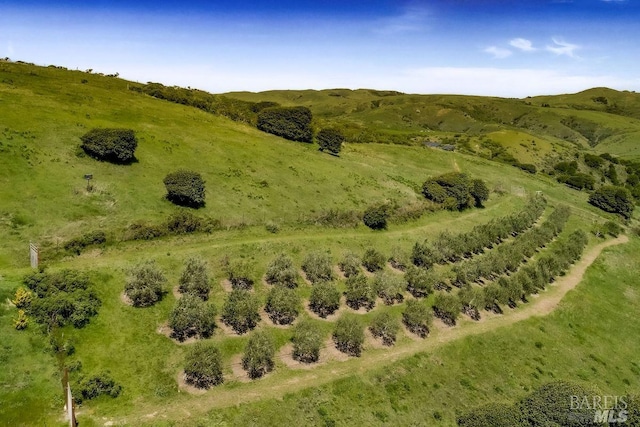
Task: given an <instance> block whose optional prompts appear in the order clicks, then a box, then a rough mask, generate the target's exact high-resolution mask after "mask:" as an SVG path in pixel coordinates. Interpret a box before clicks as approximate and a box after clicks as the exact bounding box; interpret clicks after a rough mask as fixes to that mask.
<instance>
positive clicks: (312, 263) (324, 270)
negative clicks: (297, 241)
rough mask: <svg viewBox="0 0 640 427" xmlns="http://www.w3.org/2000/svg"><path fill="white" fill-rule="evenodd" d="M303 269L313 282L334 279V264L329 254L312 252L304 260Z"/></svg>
mask: <svg viewBox="0 0 640 427" xmlns="http://www.w3.org/2000/svg"><path fill="white" fill-rule="evenodd" d="M302 270H303V271H304V272H305V275H306V276H307V279H309V281H310V282H311V283H318V282H327V281H330V280H332V279H333V266H332V265H331V258H330V257H329V254H326V253H322V252H311V253H310V254H309V255H307V257H306V258H305V259H304V261H302Z"/></svg>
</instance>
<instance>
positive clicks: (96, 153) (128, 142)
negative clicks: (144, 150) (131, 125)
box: [80, 129, 138, 164]
mask: <svg viewBox="0 0 640 427" xmlns="http://www.w3.org/2000/svg"><path fill="white" fill-rule="evenodd" d="M80 140H81V141H82V144H81V145H80V147H81V148H82V149H83V150H84V152H85V153H87V155H89V156H90V157H93V158H94V159H97V160H103V161H106V162H111V163H117V164H128V163H132V162H134V161H135V159H136V158H135V151H136V147H137V146H138V140H137V138H136V136H135V134H134V133H133V131H132V130H131V129H91V130H90V131H89V132H87V133H86V134H84V135H82V136H81V137H80Z"/></svg>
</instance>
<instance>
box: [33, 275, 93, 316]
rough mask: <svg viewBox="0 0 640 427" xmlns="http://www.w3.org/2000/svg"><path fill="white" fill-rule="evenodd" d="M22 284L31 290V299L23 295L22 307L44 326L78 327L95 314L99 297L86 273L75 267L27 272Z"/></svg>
mask: <svg viewBox="0 0 640 427" xmlns="http://www.w3.org/2000/svg"><path fill="white" fill-rule="evenodd" d="M23 283H24V284H25V285H26V286H27V287H28V288H29V289H30V290H31V291H33V296H32V297H31V302H30V303H29V304H27V298H28V297H26V296H25V297H23V299H22V302H23V303H24V310H25V312H26V313H27V314H29V315H30V316H32V317H33V318H34V319H35V320H36V321H37V322H38V323H40V324H42V325H45V326H46V327H47V328H51V327H54V326H60V327H61V326H65V325H68V324H71V325H73V326H74V327H76V328H81V327H83V326H85V325H86V324H87V323H89V320H90V319H91V317H93V316H95V315H96V314H98V308H99V307H100V305H101V302H100V299H99V298H98V296H97V294H96V293H95V291H94V289H93V284H92V283H91V281H90V279H89V276H88V275H87V274H86V273H83V272H79V271H75V270H62V271H60V272H56V273H47V272H38V273H33V274H30V275H27V276H26V277H25V278H24V279H23Z"/></svg>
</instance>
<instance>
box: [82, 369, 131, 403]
mask: <svg viewBox="0 0 640 427" xmlns="http://www.w3.org/2000/svg"><path fill="white" fill-rule="evenodd" d="M74 392H75V393H74V398H75V401H76V402H77V403H82V402H83V401H84V400H90V399H94V398H96V397H98V396H102V395H106V396H111V397H113V398H116V397H118V396H119V395H120V393H121V392H122V386H121V385H120V384H118V383H116V382H115V380H114V379H113V378H111V374H110V373H109V372H108V371H107V372H102V373H100V374H98V375H94V376H90V377H88V378H81V379H80V381H79V382H78V384H77V385H76V386H75V387H74Z"/></svg>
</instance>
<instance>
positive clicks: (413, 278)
mask: <svg viewBox="0 0 640 427" xmlns="http://www.w3.org/2000/svg"><path fill="white" fill-rule="evenodd" d="M404 278H405V280H406V282H407V290H408V291H409V292H411V295H413V296H414V297H416V298H423V297H426V296H428V295H429V294H430V293H431V292H433V284H434V283H435V282H436V278H435V273H434V272H433V271H429V270H426V269H424V268H420V267H416V266H415V265H410V266H409V267H408V268H407V271H406V273H405V275H404Z"/></svg>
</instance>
